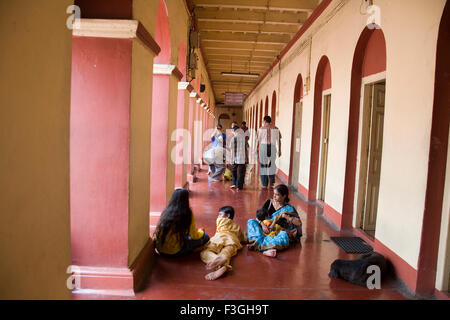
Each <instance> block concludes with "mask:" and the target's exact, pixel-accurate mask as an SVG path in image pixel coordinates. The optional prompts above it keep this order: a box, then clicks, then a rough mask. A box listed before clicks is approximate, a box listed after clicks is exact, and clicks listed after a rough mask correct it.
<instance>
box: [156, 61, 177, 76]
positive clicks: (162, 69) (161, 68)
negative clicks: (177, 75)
mask: <svg viewBox="0 0 450 320" xmlns="http://www.w3.org/2000/svg"><path fill="white" fill-rule="evenodd" d="M176 67H177V66H174V65H173V64H158V63H154V64H153V74H166V75H171V74H172V72H173V70H174V69H175V68H176Z"/></svg>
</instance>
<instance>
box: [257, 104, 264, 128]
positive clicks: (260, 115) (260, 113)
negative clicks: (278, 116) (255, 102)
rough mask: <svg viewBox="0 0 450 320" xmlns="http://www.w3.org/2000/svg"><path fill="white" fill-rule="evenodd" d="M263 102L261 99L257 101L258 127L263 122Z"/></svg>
mask: <svg viewBox="0 0 450 320" xmlns="http://www.w3.org/2000/svg"><path fill="white" fill-rule="evenodd" d="M263 113H264V102H263V101H262V100H261V102H260V103H259V125H258V128H259V127H261V126H262V123H263V118H264V115H263Z"/></svg>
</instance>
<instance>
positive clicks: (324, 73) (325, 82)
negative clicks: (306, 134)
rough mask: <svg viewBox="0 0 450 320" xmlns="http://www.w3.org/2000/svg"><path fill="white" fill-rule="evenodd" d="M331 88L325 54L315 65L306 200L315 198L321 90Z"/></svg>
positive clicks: (328, 62)
mask: <svg viewBox="0 0 450 320" xmlns="http://www.w3.org/2000/svg"><path fill="white" fill-rule="evenodd" d="M330 88H331V66H330V61H329V60H328V57H327V56H322V58H321V59H320V61H319V64H318V66H317V72H316V80H315V83H314V111H313V129H312V139H311V161H310V169H309V187H308V189H309V192H308V200H316V196H317V190H316V189H317V177H318V171H319V153H320V136H321V134H320V129H321V115H322V92H323V91H324V90H327V89H330Z"/></svg>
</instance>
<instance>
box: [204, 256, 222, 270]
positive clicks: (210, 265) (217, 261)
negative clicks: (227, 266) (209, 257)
mask: <svg viewBox="0 0 450 320" xmlns="http://www.w3.org/2000/svg"><path fill="white" fill-rule="evenodd" d="M225 262H227V259H225V258H224V257H217V258H216V259H215V260H213V261H211V262H208V263H207V264H206V270H213V269H215V268H216V267H218V266H222V265H223V264H224V263H225Z"/></svg>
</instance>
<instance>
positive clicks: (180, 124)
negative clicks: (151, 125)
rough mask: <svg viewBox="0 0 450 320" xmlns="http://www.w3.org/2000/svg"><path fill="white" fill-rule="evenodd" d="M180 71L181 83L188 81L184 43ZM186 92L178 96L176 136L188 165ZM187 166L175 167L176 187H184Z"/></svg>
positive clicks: (179, 154) (181, 92)
mask: <svg viewBox="0 0 450 320" xmlns="http://www.w3.org/2000/svg"><path fill="white" fill-rule="evenodd" d="M177 66H178V69H179V70H180V72H181V73H182V74H183V77H182V79H181V81H185V79H186V46H185V44H184V41H183V40H182V41H181V42H180V47H179V50H178V64H177ZM185 104H186V100H185V92H184V90H178V96H177V129H178V130H177V133H176V134H177V136H176V149H177V150H176V154H177V156H178V157H180V158H181V159H183V162H184V163H186V161H187V159H185V157H186V156H185V150H186V151H187V145H186V143H185V139H186V138H187V137H184V131H183V130H182V129H184V119H185ZM180 140H181V143H180ZM184 171H185V166H184V165H183V163H177V164H176V165H175V187H182V186H183V185H184V183H185V182H186V181H184V179H183V178H184V177H185V176H186V175H185V172H184Z"/></svg>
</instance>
